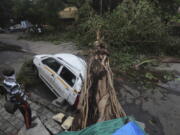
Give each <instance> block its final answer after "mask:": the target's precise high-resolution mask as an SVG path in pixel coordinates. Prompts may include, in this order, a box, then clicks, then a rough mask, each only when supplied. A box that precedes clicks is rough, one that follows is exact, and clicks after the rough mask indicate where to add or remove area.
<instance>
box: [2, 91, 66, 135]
mask: <svg viewBox="0 0 180 135" xmlns="http://www.w3.org/2000/svg"><path fill="white" fill-rule="evenodd" d="M35 100H38V101H36V102H34V101H35ZM4 103H5V100H4V97H3V96H1V95H0V135H50V134H57V133H59V132H62V129H61V127H60V125H59V124H58V123H57V122H55V121H54V120H53V119H52V117H53V116H54V115H55V114H56V113H57V112H64V111H63V110H62V111H61V109H60V108H59V109H58V108H57V107H56V109H53V108H52V106H51V103H48V102H46V101H45V100H43V99H40V98H39V97H38V96H36V95H34V94H33V101H29V103H30V106H31V109H32V115H33V116H37V119H36V120H35V121H34V122H35V123H38V125H37V126H36V127H35V128H33V129H30V130H26V128H25V126H24V119H23V116H22V114H21V113H20V112H19V110H17V111H16V112H15V114H13V115H12V114H9V113H7V112H6V111H5V109H4ZM43 104H46V105H47V106H49V107H50V108H51V109H53V110H54V111H51V110H50V109H48V108H47V107H46V106H45V105H43Z"/></svg>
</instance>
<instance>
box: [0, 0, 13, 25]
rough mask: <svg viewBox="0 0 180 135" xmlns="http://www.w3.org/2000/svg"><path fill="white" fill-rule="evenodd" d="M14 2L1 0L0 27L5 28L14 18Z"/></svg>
mask: <svg viewBox="0 0 180 135" xmlns="http://www.w3.org/2000/svg"><path fill="white" fill-rule="evenodd" d="M12 5H13V4H12V0H8V1H7V0H1V4H0V20H1V21H0V27H5V26H7V25H8V24H9V20H10V19H11V18H12V10H11V9H12Z"/></svg>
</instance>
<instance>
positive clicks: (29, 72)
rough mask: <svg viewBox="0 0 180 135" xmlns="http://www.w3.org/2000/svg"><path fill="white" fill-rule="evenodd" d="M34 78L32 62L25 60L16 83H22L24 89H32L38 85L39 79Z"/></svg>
mask: <svg viewBox="0 0 180 135" xmlns="http://www.w3.org/2000/svg"><path fill="white" fill-rule="evenodd" d="M36 76H37V75H36V74H35V72H34V70H33V62H32V60H27V61H26V62H25V63H24V64H23V65H22V67H21V70H20V72H19V74H18V75H17V81H18V82H20V83H22V84H23V86H24V87H25V88H32V87H34V86H35V85H38V83H39V79H37V77H36Z"/></svg>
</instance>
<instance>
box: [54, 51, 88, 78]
mask: <svg viewBox="0 0 180 135" xmlns="http://www.w3.org/2000/svg"><path fill="white" fill-rule="evenodd" d="M54 57H56V58H58V59H60V60H62V61H64V62H65V63H66V64H68V65H69V66H71V68H73V69H74V70H76V72H79V73H81V74H82V75H83V76H84V75H85V72H86V68H87V67H86V63H85V61H84V60H83V59H81V58H80V57H78V56H76V55H73V54H69V53H59V54H55V55H54Z"/></svg>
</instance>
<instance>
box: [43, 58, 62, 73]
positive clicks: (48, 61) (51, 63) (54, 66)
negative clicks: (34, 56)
mask: <svg viewBox="0 0 180 135" xmlns="http://www.w3.org/2000/svg"><path fill="white" fill-rule="evenodd" d="M42 63H43V64H45V65H47V66H48V67H50V68H51V69H52V70H53V71H55V72H57V71H58V70H59V68H60V66H61V64H60V63H59V62H57V61H56V60H55V59H53V58H47V59H44V60H43V61H42Z"/></svg>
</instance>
